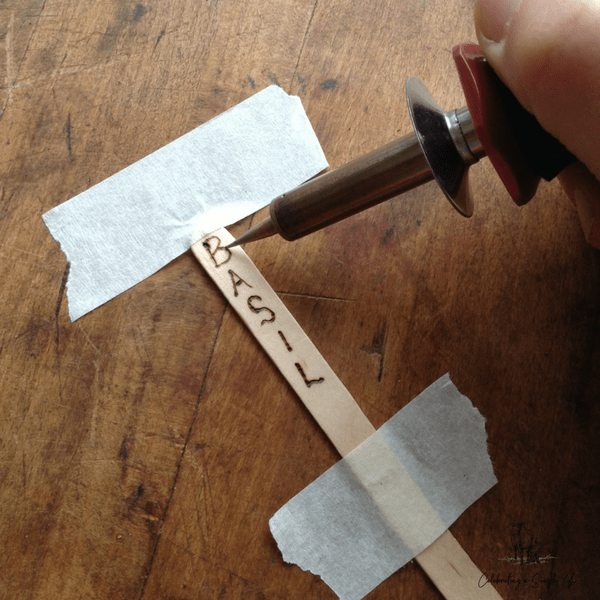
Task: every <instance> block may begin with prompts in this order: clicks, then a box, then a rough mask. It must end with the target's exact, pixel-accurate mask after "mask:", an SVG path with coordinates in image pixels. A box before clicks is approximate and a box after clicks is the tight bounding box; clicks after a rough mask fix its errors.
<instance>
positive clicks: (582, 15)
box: [475, 0, 600, 178]
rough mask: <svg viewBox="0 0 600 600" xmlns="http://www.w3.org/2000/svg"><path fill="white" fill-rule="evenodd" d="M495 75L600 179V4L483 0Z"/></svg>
mask: <svg viewBox="0 0 600 600" xmlns="http://www.w3.org/2000/svg"><path fill="white" fill-rule="evenodd" d="M475 24H476V27H477V37H478V39H479V42H480V45H481V48H482V50H483V52H484V54H485V55H486V57H487V59H488V61H489V62H490V64H491V66H492V67H493V69H494V71H496V73H497V74H498V75H499V76H500V78H501V79H503V80H504V82H505V83H506V85H507V86H508V87H509V88H510V89H511V90H512V92H513V94H515V96H516V97H517V99H518V100H519V102H520V103H521V104H522V105H523V106H524V107H525V108H526V109H527V110H528V111H529V112H531V113H533V114H534V115H535V116H536V118H537V120H538V121H539V122H540V124H541V125H542V127H543V128H544V129H546V131H548V132H549V133H551V134H552V135H553V136H554V137H556V138H557V139H559V140H560V141H561V142H562V143H563V144H564V145H565V146H566V147H567V148H568V149H569V150H570V151H571V152H572V153H573V154H575V156H577V157H578V158H579V160H581V161H582V162H584V163H585V164H586V165H587V167H588V168H589V169H590V170H591V171H592V172H593V173H594V175H595V176H596V177H598V178H600V148H599V146H598V140H599V139H600V77H599V76H598V73H599V72H600V0H477V2H476V4H475Z"/></svg>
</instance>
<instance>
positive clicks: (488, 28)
mask: <svg viewBox="0 0 600 600" xmlns="http://www.w3.org/2000/svg"><path fill="white" fill-rule="evenodd" d="M519 4H521V0H477V1H476V2H475V27H476V28H477V30H478V31H479V33H481V35H483V36H484V37H485V38H487V39H488V40H490V41H492V42H501V41H502V40H503V39H504V36H505V35H506V31H507V30H508V26H509V24H510V20H511V19H512V16H513V15H514V14H515V12H516V10H517V8H518V7H519Z"/></svg>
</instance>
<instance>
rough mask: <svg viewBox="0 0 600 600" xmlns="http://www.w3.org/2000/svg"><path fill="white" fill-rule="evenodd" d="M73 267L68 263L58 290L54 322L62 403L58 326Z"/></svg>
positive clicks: (59, 390)
mask: <svg viewBox="0 0 600 600" xmlns="http://www.w3.org/2000/svg"><path fill="white" fill-rule="evenodd" d="M70 268H71V265H70V264H69V263H67V266H66V267H65V271H64V273H63V276H62V281H61V282H60V289H59V290H58V298H57V300H56V308H55V310H54V321H55V330H54V346H55V348H56V361H57V366H58V368H57V372H58V397H59V398H60V401H61V402H62V401H63V397H62V377H61V368H60V367H61V364H60V327H59V325H58V317H59V314H60V308H61V306H62V302H63V298H64V297H65V289H66V287H67V279H68V278H69V270H70Z"/></svg>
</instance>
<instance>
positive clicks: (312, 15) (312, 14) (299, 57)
mask: <svg viewBox="0 0 600 600" xmlns="http://www.w3.org/2000/svg"><path fill="white" fill-rule="evenodd" d="M318 3H319V0H315V3H314V4H313V7H312V11H311V13H310V17H309V19H308V24H307V26H306V31H305V32H304V37H303V38H302V43H301V44H300V51H299V52H298V59H297V60H296V66H295V67H294V74H293V75H292V78H291V80H290V89H288V94H291V93H292V89H291V88H292V86H293V85H294V81H295V80H296V73H298V68H299V67H300V59H301V58H302V53H303V52H304V46H305V45H306V40H307V39H308V32H309V31H310V27H311V25H312V22H313V18H314V16H315V12H316V10H317V4H318Z"/></svg>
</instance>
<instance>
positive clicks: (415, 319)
mask: <svg viewBox="0 0 600 600" xmlns="http://www.w3.org/2000/svg"><path fill="white" fill-rule="evenodd" d="M471 10H472V2H471V0H450V1H448V0H445V1H442V0H430V1H429V2H422V1H421V0H404V1H403V2H395V1H393V0H373V1H371V2H368V3H365V2H358V1H355V0H349V1H347V2H343V3H342V2H334V1H333V0H320V1H319V2H315V1H310V0H296V1H292V0H286V1H278V2H275V1H274V0H246V1H245V2H234V1H232V0H229V1H227V0H221V1H210V2H205V3H198V2H195V1H192V0H181V1H179V2H176V3H158V2H151V1H147V2H145V1H142V2H139V3H136V2H127V1H124V0H121V1H117V0H114V1H111V2H103V3H90V2H84V1H82V0H31V1H29V2H26V3H25V2H19V1H17V0H12V1H11V0H9V1H7V2H4V3H3V4H2V6H1V7H0V175H1V181H0V215H1V217H2V218H1V219H0V231H1V233H0V244H1V246H0V249H1V253H2V258H3V260H2V262H1V264H0V269H1V271H0V274H1V278H0V281H1V283H0V293H1V298H0V300H1V302H0V315H1V319H2V323H1V327H0V483H1V485H0V506H1V510H0V539H1V540H2V551H1V552H0V598H10V599H13V598H19V599H21V598H22V599H34V598H36V599H37V598H44V599H54V598H60V599H61V600H71V599H73V600H75V599H79V598H97V599H109V598H110V599H113V598H146V599H157V600H158V599H164V598H169V599H177V600H189V599H192V598H194V599H196V598H200V599H204V598H207V599H208V598H216V597H223V598H241V597H244V598H256V599H259V598H268V599H275V598H297V599H300V598H302V599H304V598H324V599H325V598H328V599H329V598H333V597H334V596H333V594H332V592H331V591H330V590H329V589H328V588H327V587H326V586H325V584H323V583H322V582H321V581H319V579H318V578H316V577H314V576H312V575H311V574H309V573H304V572H302V571H301V570H300V569H298V568H297V567H294V566H292V565H287V564H284V563H283V561H282V559H281V556H280V554H279V552H278V550H277V548H276V545H275V543H274V541H273V540H272V538H271V536H270V533H269V530H268V519H269V518H270V516H272V514H273V513H274V512H275V511H276V510H277V509H278V508H280V507H281V506H282V505H283V504H284V503H285V502H286V501H287V500H289V499H290V498H291V497H292V496H293V495H294V494H295V493H297V492H298V491H300V490H301V489H302V488H304V487H305V486H306V485H308V484H309V483H310V482H311V481H312V480H314V479H315V478H316V477H317V476H318V475H320V474H321V473H322V472H323V471H324V470H325V469H326V468H327V467H328V466H330V465H331V464H333V463H334V462H335V461H336V460H337V455H336V453H335V450H334V449H333V447H332V446H331V445H330V443H329V442H328V441H327V439H326V438H325V436H324V434H323V433H322V432H321V431H320V430H319V428H318V426H317V425H316V423H314V421H313V420H312V418H311V417H310V416H309V415H308V413H307V412H306V411H305V409H304V408H303V407H302V406H301V404H300V402H299V401H298V400H297V399H296V398H295V397H294V395H293V392H292V391H291V389H290V388H289V387H288V386H287V384H286V383H285V381H283V379H282V378H281V376H280V375H279V374H278V373H277V371H276V370H275V369H274V368H273V366H272V365H271V364H270V362H269V360H268V359H267V358H266V356H265V355H264V354H263V353H262V351H260V350H259V349H258V348H257V346H256V344H255V343H254V341H253V339H252V338H251V336H250V334H249V333H248V332H247V331H246V329H245V327H244V326H243V325H242V324H241V322H240V321H239V320H238V318H237V317H236V316H235V315H234V314H233V313H232V312H231V311H230V310H229V309H227V308H226V303H225V301H224V300H223V299H222V298H221V296H220V295H219V293H218V291H217V290H216V289H215V288H214V286H213V285H212V283H211V282H210V280H209V279H208V277H207V276H206V275H205V274H204V273H203V271H202V269H201V268H200V267H199V266H198V265H197V263H196V261H195V259H194V258H193V257H192V255H191V253H188V254H186V255H184V256H182V257H181V258H179V259H178V260H176V261H174V262H173V263H172V264H170V265H169V266H168V267H166V268H165V269H163V270H162V271H160V272H159V273H157V274H156V275H154V276H153V277H151V278H150V279H148V280H146V281H145V282H143V283H141V284H139V285H138V286H136V287H135V288H134V289H132V290H130V291H128V292H126V293H125V294H123V295H121V296H120V297H118V298H116V299H115V300H113V301H111V302H110V303H108V304H106V305H105V306H103V307H101V308H99V309H97V310H96V311H94V312H92V313H90V314H89V315H87V316H85V317H83V318H82V319H80V320H79V321H77V322H76V323H75V324H72V323H70V322H69V320H68V316H67V310H66V309H67V306H66V304H67V300H66V297H65V289H64V284H65V280H66V277H65V275H66V263H65V259H64V256H63V255H62V254H61V252H60V250H59V249H58V247H57V245H56V244H55V242H54V241H53V240H52V239H51V238H50V236H49V234H48V232H47V230H46V229H45V227H44V226H43V223H42V221H41V214H42V213H43V212H45V211H46V210H48V209H50V208H52V207H53V206H55V205H56V204H58V203H60V202H62V201H64V200H66V199H68V198H69V197H71V196H73V195H75V194H76V193H78V192H80V191H82V190H84V189H86V188H88V187H89V186H90V185H93V184H94V183H97V182H98V181H101V180H102V179H104V178H105V177H107V176H109V175H111V174H113V173H115V172H116V171H118V170H119V169H121V168H123V167H125V166H127V165H129V164H131V163H132V162H134V161H135V160H137V159H139V158H141V157H143V156H145V155H146V154H148V153H149V152H152V151H153V150H155V149H157V148H159V147H161V146H162V145H164V144H165V143H167V142H169V141H171V140H173V139H175V138H176V137H178V136H179V135H181V134H183V133H185V132H187V131H189V130H190V129H191V128H193V127H195V126H197V125H200V124H201V123H203V122H205V121H206V120H208V119H210V118H211V117H213V116H215V115H217V114H219V113H221V112H222V111H224V110H226V109H227V108H230V107H231V106H233V105H235V104H236V103H238V102H240V101H241V100H243V99H244V98H246V97H248V96H249V95H250V94H252V93H254V92H255V91H258V90H260V89H262V88H264V87H266V86H267V85H270V84H271V83H277V84H279V85H280V86H281V87H282V88H283V89H284V90H286V91H287V92H290V93H294V94H298V95H299V96H300V97H301V98H302V101H303V104H304V106H305V108H306V110H307V113H308V115H309V117H310V119H311V121H312V123H313V124H314V126H315V130H316V132H317V134H318V136H319V139H320V140H321V143H322V145H323V148H324V150H325V152H326V155H327V157H328V159H329V161H330V163H331V164H332V165H333V166H337V165H341V164H343V163H344V162H346V161H347V160H349V159H351V158H354V157H356V156H358V155H360V154H361V153H363V152H366V151H368V150H371V149H373V148H375V147H377V146H378V145H380V144H383V143H385V142H387V141H390V140H391V139H392V138H393V137H395V136H397V135H401V134H403V133H405V132H407V131H408V130H409V129H410V125H409V120H408V116H407V112H406V108H405V102H404V91H403V85H404V80H405V79H406V77H407V76H408V75H418V76H420V77H421V78H422V79H423V80H424V82H425V83H426V84H427V85H428V86H429V88H430V90H431V92H432V93H433V95H434V96H435V97H436V98H437V99H438V101H439V103H440V104H441V105H442V106H446V107H448V108H450V107H451V106H457V105H459V104H462V102H463V98H462V92H461V90H460V88H459V85H458V80H457V77H456V75H455V73H454V68H453V66H452V64H451V59H450V54H449V51H450V48H451V47H452V45H453V44H455V43H457V42H459V41H461V40H463V39H473V27H472V23H471ZM472 186H473V192H474V196H475V201H476V214H475V216H474V217H473V218H472V219H471V220H469V221H467V220H464V219H462V218H461V217H459V216H458V215H456V214H455V213H453V212H452V211H451V209H449V207H448V206H447V202H446V201H445V200H444V199H443V198H442V197H441V195H440V193H439V192H438V191H437V190H436V189H435V187H434V186H433V185H428V186H425V187H424V188H421V189H418V190H414V191H412V192H410V193H409V194H407V195H405V196H404V197H402V198H398V199H395V200H393V201H391V202H389V203H387V204H385V205H383V206H380V207H377V208H374V209H372V210H371V211H369V212H368V213H365V214H362V215H357V216H356V217H353V218H352V219H350V220H348V221H346V222H344V223H340V224H338V225H336V226H334V227H332V228H330V229H329V230H327V231H324V232H320V233H317V234H315V235H313V236H310V237H309V238H307V239H305V240H301V241H298V242H296V243H294V244H288V243H286V242H283V241H280V240H277V239H269V240H265V241H264V242H261V243H258V244H256V245H254V246H250V247H248V248H247V252H248V253H249V254H250V256H251V257H252V258H253V260H254V261H255V262H256V264H257V265H258V267H259V268H260V269H261V271H262V272H263V274H264V275H265V277H266V278H267V280H268V281H269V282H270V283H271V285H272V286H273V287H274V289H275V290H276V291H278V292H279V293H280V295H281V297H282V299H283V300H284V302H285V303H286V304H287V306H288V307H289V309H290V310H291V311H292V313H293V314H294V315H295V316H296V318H297V319H298V321H299V322H300V324H301V325H302V326H303V327H304V329H305V331H306V332H307V333H308V335H309V336H310V337H311V339H312V340H313V341H314V343H315V344H316V345H317V347H318V348H319V349H320V351H321V352H322V354H323V355H324V357H325V358H326V359H327V361H328V362H329V364H330V365H331V366H332V367H333V369H334V370H335V371H336V373H337V374H338V375H339V377H340V378H341V379H342V381H343V382H344V384H345V385H346V386H347V387H348V389H349V390H350V392H351V393H352V394H353V396H354V397H355V398H356V399H357V401H358V402H359V403H360V405H361V407H362V409H363V410H364V411H365V413H366V414H367V416H368V418H369V419H370V420H371V422H373V423H374V424H375V425H377V426H378V425H381V424H382V423H383V422H385V421H386V420H387V419H388V418H389V417H390V416H392V415H393V414H394V413H395V412H396V411H397V410H398V409H400V408H401V407H402V406H404V405H405V404H406V403H408V402H409V401H410V400H411V399H412V398H413V397H414V396H415V395H417V394H418V393H419V392H420V391H422V390H423V389H424V388H425V387H426V386H427V385H429V384H430V383H431V382H432V381H434V380H435V379H437V378H438V377H439V376H441V375H442V374H443V373H445V372H450V374H451V377H452V378H453V381H454V382H455V384H456V385H457V387H458V388H459V389H460V390H461V391H462V392H463V393H465V394H466V395H468V396H469V397H470V398H471V399H472V401H473V402H474V404H475V405H476V406H477V407H478V408H479V409H480V411H481V412H482V414H483V415H484V416H485V417H486V418H487V429H488V434H489V449H490V454H491V457H492V459H493V461H494V465H495V469H496V474H497V476H498V479H499V484H498V485H497V486H496V487H495V488H494V489H492V490H491V491H490V492H489V493H488V494H486V496H484V498H482V499H481V500H480V501H478V502H477V503H476V504H475V505H474V506H473V507H471V508H470V509H469V510H468V511H467V512H466V513H465V514H464V515H463V516H462V517H461V518H460V519H459V520H458V522H457V523H456V524H455V525H454V526H453V527H452V532H453V534H454V535H455V536H456V538H457V539H458V540H459V542H460V543H461V544H462V546H463V547H464V548H465V549H466V550H467V552H468V553H469V554H470V556H471V557H472V558H473V560H474V561H475V563H476V564H477V565H478V566H479V568H480V569H482V570H483V571H484V572H486V573H488V574H489V576H490V579H494V578H496V579H499V580H500V581H499V582H498V583H497V584H496V587H497V589H498V591H499V592H500V593H501V595H502V596H503V597H506V598H516V599H519V600H521V599H522V600H537V599H538V598H553V599H560V600H563V599H564V600H566V599H570V598H592V597H594V596H595V595H596V580H595V572H596V562H597V561H596V558H597V556H598V551H597V544H596V535H597V532H598V526H599V522H598V520H599V517H598V515H597V505H598V502H599V500H600V497H599V492H598V486H597V481H596V480H597V476H596V473H597V464H598V459H599V458H600V457H599V454H600V453H599V449H600V445H599V443H598V436H597V434H596V432H597V429H598V426H599V424H600V415H599V414H598V411H599V408H598V399H599V396H600V345H599V344H598V328H599V323H598V317H599V314H600V306H599V305H600V293H599V292H600V290H599V287H600V286H599V279H600V265H599V255H598V252H597V251H593V250H592V249H590V248H589V247H587V246H586V245H585V243H584V241H583V239H582V235H581V232H580V230H579V225H578V222H577V217H576V215H575V213H574V211H573V209H572V207H571V206H570V205H569V203H568V201H566V199H565V198H564V196H563V195H562V193H561V191H560V190H559V188H558V187H557V186H556V185H544V186H542V187H541V189H540V192H539V194H538V197H537V198H536V199H535V200H534V201H533V202H532V203H531V204H530V205H528V206H527V207H525V208H523V209H518V208H516V207H514V206H513V205H512V204H511V201H510V200H509V198H508V195H507V194H506V192H505V191H504V190H503V189H502V187H501V185H500V184H499V183H498V180H497V178H496V176H495V175H494V173H493V170H492V169H491V168H490V167H489V165H487V164H480V165H476V166H475V167H474V168H473V176H472ZM262 216H264V213H261V214H260V215H258V218H260V217H262ZM248 224H249V220H247V221H246V222H244V223H242V224H240V225H239V226H238V227H237V229H235V230H234V232H239V231H241V230H242V229H243V228H245V227H247V226H248ZM514 524H521V525H519V526H514ZM515 548H516V552H517V558H518V559H521V558H523V559H524V560H523V562H524V564H520V563H521V561H520V560H519V561H517V564H512V563H510V562H508V561H507V560H505V559H508V558H510V557H514V553H515ZM544 556H552V557H555V558H552V559H548V560H547V561H545V562H535V561H536V558H539V557H544ZM524 579H527V580H528V581H527V582H525V581H524ZM398 597H402V598H406V599H415V600H416V599H417V598H419V599H420V600H429V599H431V600H434V599H438V598H439V597H440V596H439V593H438V592H437V590H436V589H435V587H434V586H433V585H432V584H431V583H430V582H429V581H428V580H427V578H426V576H425V575H424V574H423V572H422V571H421V570H420V568H419V567H418V566H417V565H416V564H410V565H407V566H406V567H405V568H404V569H402V570H401V571H399V572H398V573H397V574H395V575H394V576H393V577H391V578H390V579H389V580H388V581H386V582H385V583H384V584H382V585H381V586H380V587H379V588H378V589H377V590H376V591H374V592H373V593H372V594H371V596H370V598H373V599H381V600H384V599H386V600H387V599H388V598H389V599H391V598H398Z"/></svg>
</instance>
